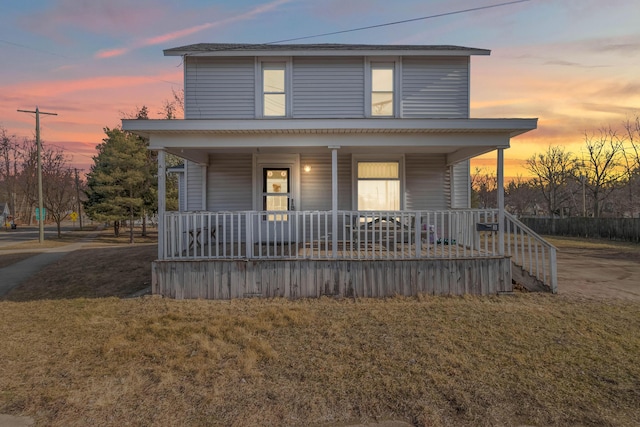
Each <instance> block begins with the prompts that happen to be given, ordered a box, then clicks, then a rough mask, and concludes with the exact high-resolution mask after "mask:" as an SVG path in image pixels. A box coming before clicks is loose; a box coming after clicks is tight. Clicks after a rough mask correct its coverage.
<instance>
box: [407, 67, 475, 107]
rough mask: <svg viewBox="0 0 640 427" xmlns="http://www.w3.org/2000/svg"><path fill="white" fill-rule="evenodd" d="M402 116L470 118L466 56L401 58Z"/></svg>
mask: <svg viewBox="0 0 640 427" xmlns="http://www.w3.org/2000/svg"><path fill="white" fill-rule="evenodd" d="M401 109H402V117H404V118H467V117H469V58H446V59H443V58H433V59H430V58H404V59H403V61H402V106H401Z"/></svg>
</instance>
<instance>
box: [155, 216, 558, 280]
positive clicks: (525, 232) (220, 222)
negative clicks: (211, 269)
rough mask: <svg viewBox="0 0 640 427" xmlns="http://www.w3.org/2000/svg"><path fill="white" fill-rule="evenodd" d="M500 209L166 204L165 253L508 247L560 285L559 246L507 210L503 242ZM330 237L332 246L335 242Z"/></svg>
mask: <svg viewBox="0 0 640 427" xmlns="http://www.w3.org/2000/svg"><path fill="white" fill-rule="evenodd" d="M498 223H499V220H498V211H497V210H496V209H483V210H477V209H465V210H442V211H367V212H362V211H338V216H337V227H336V230H337V233H338V235H337V236H336V238H335V239H334V237H333V235H332V233H333V230H334V227H333V212H331V211H268V212H267V211H244V212H205V211H198V212H168V213H166V214H165V217H164V226H165V227H164V230H165V231H164V235H163V236H162V239H163V246H164V258H165V259H169V260H176V259H177V260H181V259H185V260H186V259H356V260H373V259H424V258H450V259H453V258H478V257H487V256H500V255H507V256H510V257H511V258H512V261H513V262H514V264H516V265H518V266H520V267H522V268H523V269H524V270H525V271H527V272H529V273H530V274H531V275H532V276H534V277H536V278H537V279H538V280H540V281H542V282H543V283H545V284H546V285H547V286H549V287H550V288H551V290H552V291H553V292H556V291H557V271H556V248H555V247H554V246H553V245H551V244H550V243H548V242H546V241H545V240H544V239H542V238H541V237H540V236H538V235H537V234H536V233H535V232H533V231H532V230H531V229H529V228H528V227H527V226H525V225H524V224H522V223H521V222H520V221H518V220H517V219H516V218H515V217H513V216H512V215H510V214H508V213H506V212H505V227H504V229H505V235H504V242H505V247H504V250H501V248H500V247H499V239H498V234H497V233H498ZM334 245H335V246H334Z"/></svg>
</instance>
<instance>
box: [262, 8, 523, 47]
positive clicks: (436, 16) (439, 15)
mask: <svg viewBox="0 0 640 427" xmlns="http://www.w3.org/2000/svg"><path fill="white" fill-rule="evenodd" d="M528 1H530V0H514V1H509V2H505V3H498V4H492V5H487V6H479V7H473V8H469V9H462V10H456V11H453V12H444V13H438V14H436V15H429V16H421V17H420V18H412V19H404V20H402V21H394V22H387V23H384V24H376V25H368V26H366V27H359V28H352V29H350V30H341V31H333V32H330V33H321V34H315V35H312V36H304V37H295V38H291V39H283V40H277V41H273V42H269V43H264V44H276V43H285V42H292V41H297V40H306V39H312V38H316V37H326V36H333V35H336V34H344V33H351V32H354V31H362V30H370V29H372V28H380V27H388V26H391V25H398V24H406V23H407V22H415V21H424V20H426V19H433V18H441V17H443V16H451V15H458V14H461V13H468V12H476V11H478V10H486V9H492V8H496V7H503V6H509V5H512V4H517V3H524V2H528Z"/></svg>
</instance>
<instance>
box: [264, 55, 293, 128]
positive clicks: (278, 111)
mask: <svg viewBox="0 0 640 427" xmlns="http://www.w3.org/2000/svg"><path fill="white" fill-rule="evenodd" d="M286 92H287V91H286V64H285V63H280V62H278V63H263V64H262V115H263V116H264V117H285V116H286V115H287V93H286Z"/></svg>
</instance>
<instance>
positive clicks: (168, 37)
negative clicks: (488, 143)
mask: <svg viewBox="0 0 640 427" xmlns="http://www.w3.org/2000/svg"><path fill="white" fill-rule="evenodd" d="M292 1H294V0H275V1H272V2H270V3H267V4H264V5H260V6H257V7H255V8H253V9H251V10H249V11H248V12H245V13H242V14H240V15H236V16H232V17H229V18H225V19H221V20H219V21H213V22H206V23H204V24H200V25H195V26H192V27H189V28H184V29H182V30H177V31H171V32H168V33H165V34H161V35H158V36H154V37H149V38H146V39H143V40H138V41H135V42H133V43H131V44H129V45H128V46H124V47H120V48H116V49H106V50H101V51H98V52H96V54H95V55H94V57H95V58H98V59H105V58H111V57H115V56H121V55H124V54H126V53H129V52H131V51H133V50H136V49H140V48H143V47H148V46H154V45H158V44H161V43H166V42H169V41H172V40H177V39H181V38H184V37H187V36H190V35H192V34H195V33H199V32H201V31H204V30H208V29H210V28H215V27H222V26H225V25H229V24H233V23H235V22H240V21H247V20H250V19H253V18H255V17H257V16H259V15H262V14H264V13H267V12H270V11H272V10H274V9H276V8H278V7H279V6H281V5H283V4H286V3H290V2H292Z"/></svg>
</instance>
